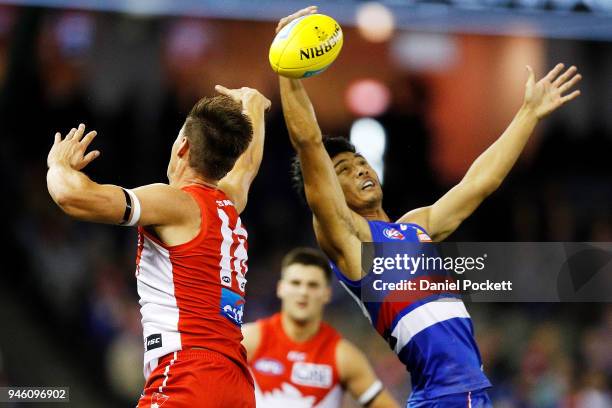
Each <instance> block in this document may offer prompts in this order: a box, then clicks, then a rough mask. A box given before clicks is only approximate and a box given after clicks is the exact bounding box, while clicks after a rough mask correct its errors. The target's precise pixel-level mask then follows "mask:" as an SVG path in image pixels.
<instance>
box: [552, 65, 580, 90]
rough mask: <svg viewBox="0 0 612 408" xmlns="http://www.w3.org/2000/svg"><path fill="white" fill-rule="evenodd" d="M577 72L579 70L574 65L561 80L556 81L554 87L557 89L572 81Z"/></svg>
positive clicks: (561, 76)
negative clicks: (569, 80)
mask: <svg viewBox="0 0 612 408" xmlns="http://www.w3.org/2000/svg"><path fill="white" fill-rule="evenodd" d="M577 71H578V68H576V67H575V66H574V65H572V66H571V67H569V68H568V69H567V70H566V71H565V72H564V73H563V74H561V75H560V76H559V78H557V79H555V82H553V85H554V86H557V87H559V86H561V85H562V84H563V83H564V82H565V81H567V80H568V79H570V78H571V77H572V76H573V75H574V74H575V73H576V72H577Z"/></svg>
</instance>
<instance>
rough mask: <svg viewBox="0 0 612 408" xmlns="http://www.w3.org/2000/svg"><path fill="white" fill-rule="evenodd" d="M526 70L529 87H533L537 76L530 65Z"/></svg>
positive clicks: (526, 66)
mask: <svg viewBox="0 0 612 408" xmlns="http://www.w3.org/2000/svg"><path fill="white" fill-rule="evenodd" d="M525 68H526V69H527V73H528V76H527V85H528V86H529V85H533V84H534V83H535V74H534V73H533V68H531V66H529V65H525Z"/></svg>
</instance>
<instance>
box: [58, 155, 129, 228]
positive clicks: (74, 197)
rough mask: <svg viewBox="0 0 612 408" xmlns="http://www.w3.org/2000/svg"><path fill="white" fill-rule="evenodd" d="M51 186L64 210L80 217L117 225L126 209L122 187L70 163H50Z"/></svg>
mask: <svg viewBox="0 0 612 408" xmlns="http://www.w3.org/2000/svg"><path fill="white" fill-rule="evenodd" d="M47 189H48V190H49V194H50V195H51V198H53V201H55V203H56V204H57V205H58V207H60V208H61V209H62V211H64V212H65V213H66V214H67V215H69V216H71V217H73V218H76V219H79V220H83V221H92V222H101V223H108V224H116V223H119V222H120V221H121V218H122V214H123V211H124V210H125V204H124V198H123V193H122V192H121V188H120V187H117V186H111V185H101V184H98V183H95V182H94V181H92V180H91V179H90V178H89V177H87V176H86V175H85V174H84V173H82V172H80V171H78V170H75V169H73V168H71V167H70V166H68V165H64V164H52V165H50V166H49V170H48V171H47Z"/></svg>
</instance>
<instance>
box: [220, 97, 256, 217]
mask: <svg viewBox="0 0 612 408" xmlns="http://www.w3.org/2000/svg"><path fill="white" fill-rule="evenodd" d="M243 112H244V114H245V115H247V116H248V117H249V119H250V120H251V125H252V127H253V139H252V140H251V143H250V144H249V147H248V148H247V150H245V152H244V153H243V154H242V155H241V156H240V157H239V158H238V160H236V163H235V164H234V167H233V168H232V170H231V171H230V172H229V173H227V175H226V176H225V177H224V178H223V179H222V180H221V181H220V182H219V187H220V188H221V190H223V191H224V192H225V194H227V195H228V196H229V197H230V198H231V199H232V200H233V201H234V205H235V206H236V209H237V210H238V212H239V213H241V212H242V211H243V210H244V209H245V207H246V204H247V200H248V194H249V189H250V188H251V184H252V183H253V180H254V179H255V176H257V173H258V172H259V167H260V165H261V160H262V158H263V149H264V139H265V121H264V113H265V109H264V107H263V106H261V105H256V106H255V105H247V106H245V108H244V111H243Z"/></svg>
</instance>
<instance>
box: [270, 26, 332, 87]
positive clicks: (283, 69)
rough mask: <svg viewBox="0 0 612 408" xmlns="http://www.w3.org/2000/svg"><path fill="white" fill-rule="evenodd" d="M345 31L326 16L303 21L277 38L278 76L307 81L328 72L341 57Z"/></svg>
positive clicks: (273, 52)
mask: <svg viewBox="0 0 612 408" xmlns="http://www.w3.org/2000/svg"><path fill="white" fill-rule="evenodd" d="M342 42H343V37H342V29H341V28H340V25H339V24H338V23H337V22H336V20H334V19H333V18H331V17H329V16H326V15H323V14H311V15H308V16H304V17H300V18H298V19H296V20H293V21H292V22H291V23H289V24H287V25H286V26H285V27H283V28H282V30H280V31H279V32H278V34H276V37H275V38H274V41H272V45H271V46H270V55H269V59H270V65H271V66H272V69H273V70H274V72H276V73H278V74H279V75H282V76H286V77H289V78H307V77H311V76H314V75H317V74H319V73H321V72H323V71H325V70H326V69H327V68H328V67H329V66H330V65H331V63H332V62H334V60H335V59H336V57H338V54H340V50H341V49H342Z"/></svg>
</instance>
